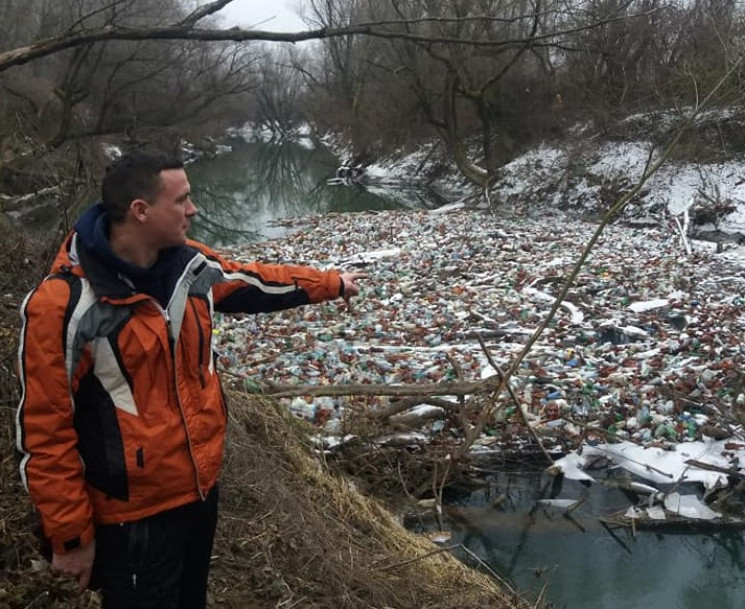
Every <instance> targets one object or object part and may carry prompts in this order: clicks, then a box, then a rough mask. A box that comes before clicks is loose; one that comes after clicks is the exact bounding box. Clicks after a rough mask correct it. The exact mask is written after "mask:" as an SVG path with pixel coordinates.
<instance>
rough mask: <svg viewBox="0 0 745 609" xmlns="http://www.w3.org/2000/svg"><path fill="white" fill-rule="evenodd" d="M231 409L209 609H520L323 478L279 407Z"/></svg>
mask: <svg viewBox="0 0 745 609" xmlns="http://www.w3.org/2000/svg"><path fill="white" fill-rule="evenodd" d="M230 407H231V422H230V423H231V432H230V437H229V444H228V455H227V459H226V467H225V474H224V479H223V483H222V487H221V489H222V490H221V493H222V495H221V501H222V521H221V525H220V528H219V532H218V535H219V538H218V541H217V544H216V548H215V553H216V554H217V559H216V563H215V571H214V574H215V577H214V579H213V590H212V602H213V606H215V607H247V606H249V607H250V606H254V605H255V606H261V605H262V604H263V606H267V605H270V606H276V607H294V606H298V607H318V608H322V607H329V608H331V607H333V608H335V609H346V608H350V609H351V608H355V609H356V608H373V607H375V608H384V607H420V608H425V607H426V608H432V609H435V608H437V609H445V608H449V607H452V608H456V607H457V608H459V609H467V608H469V607H474V608H476V607H479V608H483V607H494V608H501V607H505V608H506V607H518V606H521V607H522V606H527V603H523V602H522V601H520V600H519V599H517V598H515V597H514V595H513V594H511V593H510V592H509V591H507V590H505V589H503V588H501V587H500V586H498V585H497V584H496V583H495V582H494V581H493V580H491V579H490V578H488V577H486V576H485V575H482V574H480V573H477V572H476V571H474V570H472V569H470V568H468V567H466V566H465V565H463V564H462V563H461V562H459V561H458V560H457V559H455V558H454V557H452V556H451V555H450V554H449V553H448V552H447V550H446V549H443V548H440V547H438V546H436V545H435V544H433V543H432V542H430V541H429V540H427V539H425V538H422V537H418V536H416V535H413V534H411V533H409V532H408V531H406V530H405V529H404V528H403V527H402V526H401V525H400V524H399V523H398V522H397V521H396V520H395V519H394V518H393V516H392V515H391V514H390V513H389V512H388V511H386V510H385V509H383V508H382V507H381V506H380V504H378V503H377V502H375V501H374V500H372V499H369V498H367V497H365V496H363V495H361V494H360V493H358V492H357V491H356V490H355V489H354V488H353V486H352V484H351V483H350V482H349V480H348V479H346V478H345V477H343V476H339V475H334V474H333V473H332V472H330V471H329V470H328V469H327V468H326V467H325V466H323V464H322V463H320V462H319V460H318V459H316V458H315V457H314V456H313V455H312V452H311V449H310V447H309V446H308V445H307V432H306V430H304V429H303V425H302V424H301V423H300V422H298V421H296V420H295V419H293V418H292V417H291V415H288V414H286V413H284V412H283V411H281V409H280V408H279V407H278V406H277V405H276V403H274V402H273V401H270V400H267V399H262V398H260V397H257V396H255V395H247V394H241V393H239V392H231V393H230Z"/></svg>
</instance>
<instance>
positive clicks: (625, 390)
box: [216, 208, 745, 484]
mask: <svg viewBox="0 0 745 609" xmlns="http://www.w3.org/2000/svg"><path fill="white" fill-rule="evenodd" d="M285 224H287V225H290V226H292V227H293V228H294V230H295V231H296V232H294V234H293V235H292V236H291V237H289V238H287V239H283V240H279V241H272V242H265V243H257V244H249V245H246V246H243V247H240V248H234V249H232V250H230V251H229V252H228V253H229V254H230V255H231V256H234V257H238V258H242V259H246V260H249V259H261V260H265V261H269V262H296V263H307V264H312V265H315V266H321V267H341V268H347V269H351V268H358V269H364V270H365V271H366V272H368V273H369V274H370V278H369V280H367V281H366V282H365V285H364V287H363V290H362V294H361V297H360V299H359V300H358V301H357V302H356V303H353V308H352V309H351V310H349V309H347V308H345V306H344V305H343V304H339V305H337V304H330V305H324V306H322V307H309V308H307V309H304V310H299V311H294V312H285V313H282V314H277V315H271V316H270V315H261V316H252V317H246V318H244V319H239V320H232V319H227V318H226V319H224V320H222V321H221V323H220V324H219V326H218V328H217V330H216V348H217V350H218V352H219V353H220V362H221V365H222V366H223V367H225V369H226V370H227V371H228V372H229V373H230V374H232V375H235V376H236V377H238V378H243V379H244V380H245V382H246V383H247V385H248V386H249V387H252V388H254V389H255V390H259V388H260V387H262V386H263V387H264V388H265V389H266V384H265V383H266V382H267V381H269V382H271V383H273V384H283V385H297V384H313V385H316V386H319V385H334V386H340V385H349V384H357V385H370V384H376V385H385V386H387V387H395V386H397V385H408V384H435V383H442V382H452V383H456V384H457V383H467V382H469V381H484V379H488V378H489V377H495V375H498V374H499V373H500V371H504V370H507V369H508V368H509V367H510V364H511V362H512V361H513V359H514V358H515V357H517V356H518V354H519V353H520V352H521V351H522V350H523V348H524V345H525V343H526V342H527V340H528V338H529V337H530V336H531V335H532V334H533V333H534V332H535V330H536V328H537V327H538V326H539V325H540V323H541V322H542V320H543V319H544V318H545V316H546V315H547V313H548V311H549V309H550V308H551V306H552V304H553V303H554V301H555V298H556V296H557V294H558V293H559V291H560V289H561V287H562V285H563V283H564V281H565V279H566V277H567V276H568V275H569V273H570V272H571V270H572V268H573V266H574V264H575V263H576V261H577V260H578V259H579V256H580V254H581V252H582V250H583V248H584V246H585V244H586V243H587V242H588V240H589V239H590V238H591V236H592V234H593V232H594V231H595V230H596V225H594V224H591V223H587V222H581V221H577V220H576V219H575V218H573V217H572V216H569V215H568V214H565V213H563V212H556V211H548V210H543V211H535V212H533V213H530V214H527V213H523V214H516V215H512V216H507V215H505V214H503V213H501V214H499V215H497V214H495V213H491V212H486V211H481V212H479V211H473V210H463V209H457V208H455V209H452V210H451V211H442V210H440V211H439V212H382V213H375V214H347V215H330V216H317V217H311V218H305V219H301V220H288V221H287V222H286V223H285ZM687 245H688V246H689V247H690V250H691V251H690V253H688V250H687V249H686V247H685V244H683V243H681V240H680V238H679V234H678V233H677V232H676V231H674V230H672V229H671V230H669V231H665V230H662V229H659V228H638V229H634V228H630V227H627V226H621V225H611V226H609V227H608V228H607V229H606V231H605V233H604V234H603V235H602V236H601V237H600V239H599V241H598V243H597V246H596V247H595V249H594V250H593V253H592V255H591V256H590V258H589V261H588V262H587V264H586V265H585V266H584V267H583V268H582V270H581V271H580V273H579V275H578V277H577V280H576V282H575V283H574V285H573V287H572V288H571V289H570V290H569V292H568V295H567V298H566V299H565V302H564V303H563V304H562V306H561V307H560V309H559V312H558V314H557V316H556V318H555V320H554V321H553V322H552V323H550V324H549V326H548V328H547V329H546V331H545V332H544V333H543V334H542V335H541V336H540V338H539V339H538V340H537V342H536V343H535V345H534V346H533V348H532V349H531V350H530V352H529V353H528V354H527V356H526V357H525V359H524V361H523V364H522V365H521V366H520V368H519V369H518V370H517V373H516V375H515V376H514V378H513V380H512V383H511V390H512V394H514V397H513V395H512V394H510V393H508V392H503V394H501V395H499V396H496V401H495V402H493V403H492V404H491V405H486V403H485V402H483V400H481V401H479V400H475V401H468V398H469V396H467V395H466V396H463V399H464V400H466V402H467V404H466V408H465V410H464V409H463V408H462V404H463V403H464V402H462V401H459V399H457V398H455V397H452V396H451V397H448V396H447V395H445V396H437V397H432V396H430V397H425V398H421V397H420V398H416V397H411V396H399V397H398V398H396V397H390V396H388V397H385V396H384V397H378V398H376V397H372V396H371V395H369V394H370V393H373V392H372V391H370V392H366V393H368V395H366V396H365V397H364V399H363V400H362V401H360V400H354V399H352V398H351V397H349V396H347V397H339V396H337V397H333V396H331V395H324V396H321V397H318V396H317V397H314V398H313V397H294V398H292V399H286V400H284V402H285V405H286V406H287V407H288V408H289V409H290V410H291V411H292V412H294V413H295V414H297V415H299V416H301V417H303V418H306V419H308V420H311V421H313V422H315V423H316V424H317V426H318V430H319V441H320V442H321V443H322V445H323V446H324V448H325V449H326V451H327V452H328V453H329V454H332V453H334V452H337V451H340V450H343V447H344V445H345V443H350V442H352V443H353V442H359V434H360V432H359V428H360V426H361V423H360V422H361V421H367V422H368V423H369V422H370V421H374V422H375V423H376V427H375V430H374V432H373V433H371V432H370V431H369V429H368V430H367V431H366V432H365V437H364V440H365V442H368V443H369V444H370V445H371V446H372V445H375V446H384V445H391V444H392V445H397V446H401V445H406V446H408V447H409V450H412V449H415V450H424V449H426V448H427V447H436V448H437V452H438V454H440V455H442V454H452V455H456V454H458V455H460V454H461V453H462V452H463V449H464V448H466V449H467V454H468V455H469V459H470V460H471V462H475V461H476V460H483V459H489V458H491V457H493V456H495V455H499V454H501V453H504V452H505V451H518V452H519V451H526V450H528V451H529V450H530V449H531V447H532V448H533V449H535V445H536V438H539V439H540V442H541V444H542V445H543V448H545V449H546V451H547V452H548V454H549V455H553V457H552V458H559V457H560V456H561V455H567V454H571V453H572V452H573V451H577V450H578V449H581V447H582V446H587V445H601V446H602V445H603V444H605V443H606V442H621V441H624V442H628V443H630V444H633V445H634V446H643V447H647V448H649V449H650V450H648V451H646V452H645V454H647V455H649V456H650V459H651V461H652V462H654V461H655V460H656V458H657V457H653V455H654V451H655V450H664V451H673V450H675V449H676V448H677V447H682V446H685V445H686V444H690V446H693V444H692V442H694V441H700V442H711V441H713V439H716V440H719V441H721V442H723V443H725V444H727V445H728V446H729V448H728V449H727V450H728V451H729V461H728V462H729V463H730V464H731V465H730V466H731V467H732V468H733V471H734V470H738V468H737V461H736V459H737V458H740V460H741V462H745V461H742V459H743V458H745V455H743V454H741V452H740V451H741V449H742V448H743V446H745V444H742V443H741V437H742V433H741V432H742V426H741V418H742V416H743V413H742V411H741V409H742V406H743V404H744V403H745V395H743V386H742V377H741V374H740V363H741V348H740V339H739V337H740V336H741V332H742V330H743V326H744V325H745V315H744V314H745V301H743V300H742V299H741V297H740V293H741V291H742V288H743V283H745V280H743V279H742V273H741V269H742V260H743V253H744V252H743V249H742V248H740V247H738V246H734V245H732V246H727V248H725V249H724V251H719V252H718V251H717V248H716V247H715V246H714V245H713V244H710V243H704V242H688V243H687ZM479 339H480V341H481V342H480V341H479ZM482 343H483V344H482ZM495 366H496V367H497V368H498V369H499V370H495ZM487 382H488V381H487ZM268 390H271V389H268ZM328 393H333V391H329V392H328ZM515 398H516V399H517V402H519V404H520V409H522V411H523V413H522V415H521V413H520V411H519V410H517V405H516V404H515ZM485 412H488V415H486V419H485V420H481V419H480V417H482V415H483V413H485ZM525 420H527V422H528V424H529V426H530V429H529V430H528V428H526V426H525V424H524V422H525ZM480 423H483V430H482V433H480V434H479V436H478V437H477V438H475V439H473V438H469V435H471V432H472V431H473V429H475V428H477V426H478V425H479V424H480ZM362 426H363V427H364V425H362ZM350 434H351V435H350ZM658 456H659V455H658ZM636 459H637V460H638V459H639V457H638V455H637V457H636ZM716 465H717V466H719V467H723V468H725V469H726V467H727V466H726V465H723V464H722V463H721V462H717V464H716ZM690 467H691V466H690V465H689V466H688V469H689V470H690ZM738 471H739V470H738ZM636 473H637V474H638V472H636ZM726 478H727V476H726V475H722V476H720V482H719V484H721V480H722V479H724V480H725V481H726ZM672 482H674V480H672Z"/></svg>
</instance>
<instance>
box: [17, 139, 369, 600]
mask: <svg viewBox="0 0 745 609" xmlns="http://www.w3.org/2000/svg"><path fill="white" fill-rule="evenodd" d="M196 213H197V209H196V207H195V206H194V203H193V202H192V200H191V191H190V187H189V181H188V179H187V176H186V172H185V171H184V167H183V164H182V163H181V162H180V161H179V160H177V159H175V158H170V157H167V156H161V155H155V154H148V153H141V152H140V153H132V154H130V155H127V156H124V157H122V158H121V159H119V160H118V161H117V162H115V163H114V164H113V165H112V166H111V167H110V168H109V169H108V170H107V173H106V176H105V178H104V180H103V184H102V201H101V202H100V203H98V204H96V205H95V206H94V207H92V208H91V209H90V210H88V211H87V212H86V213H85V214H84V215H83V216H82V217H81V218H80V219H79V220H78V221H77V223H76V225H75V229H74V230H73V232H72V233H71V234H70V235H69V236H68V238H67V239H66V241H65V243H64V244H63V245H62V247H61V248H60V251H59V253H58V255H57V258H56V260H55V262H54V264H53V266H52V270H51V274H50V275H49V276H48V277H47V278H46V279H45V280H44V281H43V282H42V283H41V284H40V285H39V286H38V287H37V289H36V290H34V291H33V292H32V293H31V294H29V296H28V297H27V298H26V300H25V301H24V304H23V310H22V317H23V322H24V323H23V330H22V335H21V344H20V349H19V361H20V377H21V382H22V386H23V395H22V398H21V402H20V405H19V408H18V414H17V433H18V436H17V441H18V448H19V450H20V451H21V454H22V460H21V468H20V469H21V476H22V478H23V481H24V483H25V485H26V487H27V489H28V490H29V492H30V494H31V498H32V500H33V502H34V504H35V505H36V507H37V508H38V511H39V513H40V514H41V519H42V525H43V528H44V532H45V535H46V536H47V537H48V538H49V540H50V541H51V545H52V551H53V557H52V566H53V568H54V569H56V570H58V571H61V572H62V573H65V574H68V575H70V576H73V577H75V578H76V579H77V581H78V582H79V584H80V585H81V586H82V587H85V586H87V585H88V584H89V580H90V578H91V575H92V576H93V581H92V584H93V585H95V586H96V587H100V588H101V590H102V592H103V596H104V604H105V606H106V607H107V608H119V607H121V608H125V607H126V608H128V609H132V608H138V607H158V609H168V608H171V607H178V608H185V607H204V606H205V602H206V601H205V598H206V589H207V573H208V569H209V559H210V553H211V548H212V542H213V537H214V532H215V525H216V521H217V480H218V475H219V471H220V465H221V461H222V453H223V441H224V436H225V425H226V412H225V405H224V401H223V395H222V390H221V387H220V382H219V379H218V376H217V374H216V373H215V368H214V361H213V354H212V349H211V343H212V335H213V333H212V314H213V311H215V310H216V311H222V312H228V313H230V312H247V313H256V312H260V311H275V310H280V309H286V308H290V307H296V306H299V305H303V304H308V303H314V302H320V301H323V300H329V299H333V298H336V297H339V296H343V297H344V298H349V297H350V296H354V295H356V294H357V293H358V286H357V284H356V283H355V282H356V280H358V279H360V278H362V277H364V275H363V274H361V273H337V272H335V271H328V272H322V271H319V270H315V269H311V268H308V267H300V266H282V265H263V264H258V263H252V264H240V263H236V262H230V261H227V260H224V259H222V258H221V257H219V256H218V255H217V254H215V253H214V252H213V251H211V250H210V249H209V248H207V247H206V246H204V245H202V244H200V243H196V242H193V241H189V240H187V238H186V233H187V231H188V229H189V222H190V220H191V218H193V217H194V215H195V214H196Z"/></svg>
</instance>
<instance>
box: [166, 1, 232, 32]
mask: <svg viewBox="0 0 745 609" xmlns="http://www.w3.org/2000/svg"><path fill="white" fill-rule="evenodd" d="M232 1H233V0H216V1H215V2H210V3H209V4H205V5H204V6H201V7H199V8H198V9H196V10H195V11H194V12H192V13H191V14H190V15H189V16H187V17H186V19H183V20H182V21H180V22H179V23H178V25H180V26H184V27H193V26H194V25H195V24H196V23H197V22H198V21H199V20H200V19H204V18H205V17H207V16H208V15H212V14H214V13H216V12H218V11H220V10H222V9H223V8H225V7H226V6H227V5H228V4H230V3H231V2H232Z"/></svg>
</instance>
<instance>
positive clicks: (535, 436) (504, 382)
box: [479, 336, 554, 465]
mask: <svg viewBox="0 0 745 609" xmlns="http://www.w3.org/2000/svg"><path fill="white" fill-rule="evenodd" d="M479 345H481V349H482V351H483V352H484V354H485V355H486V359H487V360H488V362H489V364H491V366H492V368H494V370H496V371H497V373H498V374H499V377H500V378H501V381H502V385H504V386H505V388H506V389H507V392H508V393H509V394H510V397H511V398H512V401H513V402H515V406H516V407H517V410H518V411H519V412H520V416H521V417H522V420H523V423H524V424H525V427H527V428H528V433H530V435H531V436H533V439H534V440H535V442H536V444H538V447H539V448H540V449H541V452H542V453H543V456H544V457H546V460H547V461H548V462H549V463H551V464H552V465H553V464H554V460H553V459H552V458H551V455H549V454H548V451H547V450H546V448H545V447H544V446H543V443H542V442H541V440H540V438H539V437H538V434H537V433H536V431H535V429H534V428H533V426H532V425H531V424H530V421H528V415H527V414H526V413H525V411H524V410H523V407H522V404H521V403H520V400H518V399H517V396H516V395H515V391H514V390H513V389H512V387H511V386H510V384H509V382H507V379H506V378H505V374H504V372H503V371H502V368H501V367H500V365H499V364H498V363H497V362H496V361H495V360H494V358H493V357H492V355H491V353H490V351H489V348H488V347H487V346H486V343H485V342H484V339H482V338H481V337H480V336H479Z"/></svg>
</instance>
